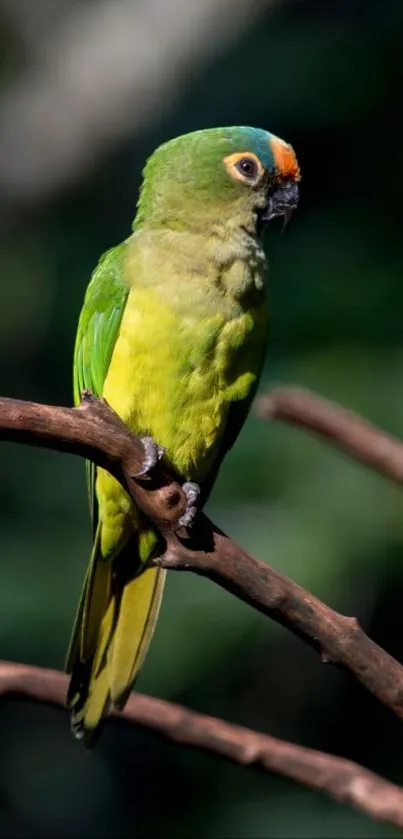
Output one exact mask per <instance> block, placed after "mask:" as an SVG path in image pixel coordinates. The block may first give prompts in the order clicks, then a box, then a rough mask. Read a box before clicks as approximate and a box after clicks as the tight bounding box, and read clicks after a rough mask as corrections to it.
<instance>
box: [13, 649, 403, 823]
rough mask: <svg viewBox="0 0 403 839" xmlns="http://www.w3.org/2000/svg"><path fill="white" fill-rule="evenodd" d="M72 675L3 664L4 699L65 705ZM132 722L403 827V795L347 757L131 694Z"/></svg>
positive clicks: (126, 714) (125, 714)
mask: <svg viewBox="0 0 403 839" xmlns="http://www.w3.org/2000/svg"><path fill="white" fill-rule="evenodd" d="M66 688H67V676H65V675H64V674H62V673H59V672H57V671H56V670H44V669H41V668H39V667H38V668H37V667H28V666H27V665H24V664H15V663H13V662H7V661H3V662H0V696H5V695H6V694H12V693H14V694H19V695H24V696H28V697H30V698H31V699H35V700H37V701H39V702H46V703H50V704H52V705H56V706H63V705H64V699H65V693H66ZM115 713H116V716H118V717H120V718H121V719H123V720H125V721H126V722H130V723H134V724H135V725H140V726H142V727H144V728H148V729H151V730H153V731H156V732H158V733H159V734H160V735H162V736H163V737H166V738H167V739H169V740H173V741H175V742H176V743H180V744H181V745H185V746H191V747H193V748H198V749H203V750H204V751H207V752H210V753H212V754H215V755H220V756H221V757H224V758H226V759H227V760H230V761H232V762H233V763H238V764H241V765H242V766H248V767H250V768H252V769H258V770H260V771H264V772H272V773H275V774H276V775H282V776H283V777H285V778H291V779H292V780H293V781H297V782H299V783H302V784H304V785H305V786H307V787H309V788H311V789H314V790H318V791H320V792H324V793H326V794H327V795H329V796H330V797H331V798H333V799H335V800H336V801H340V802H341V803H343V804H350V805H351V806H353V807H355V808H356V809H357V810H360V811H361V812H362V813H365V814H366V815H367V816H370V817H371V818H373V819H377V820H378V821H385V822H388V823H389V824H392V825H394V826H395V827H398V828H403V790H402V789H401V788H400V787H398V786H396V785H395V784H392V783H389V782H388V781H385V780H384V779H383V778H380V777H379V776H377V775H375V774H374V773H373V772H370V771H369V770H368V769H364V767H362V766H359V765H358V764H357V763H353V762H352V761H350V760H345V759H344V758H340V757H335V756H333V755H329V754H324V753H323V752H319V751H315V750H313V749H307V748H304V747H302V746H297V745H295V744H294V743H288V742H285V741H283V740H278V739H277V738H275V737H271V736H270V735H268V734H260V733H258V732H257V731H251V730H250V729H247V728H243V727H241V726H238V725H232V724H230V723H228V722H225V721H224V720H219V719H217V718H216V717H209V716H205V715H203V714H198V713H196V712H195V711H190V710H189V709H187V708H184V707H182V706H181V705H176V704H174V703H170V702H166V701H164V700H163V699H156V698H154V697H152V696H145V695H144V694H141V693H133V694H131V696H130V698H129V700H128V702H127V705H126V707H125V710H124V711H117V712H115Z"/></svg>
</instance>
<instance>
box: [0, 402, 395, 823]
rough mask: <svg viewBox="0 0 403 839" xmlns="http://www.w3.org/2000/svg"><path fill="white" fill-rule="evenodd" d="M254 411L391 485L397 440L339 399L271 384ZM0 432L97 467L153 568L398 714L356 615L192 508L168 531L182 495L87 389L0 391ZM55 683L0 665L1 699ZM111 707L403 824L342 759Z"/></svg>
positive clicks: (48, 698)
mask: <svg viewBox="0 0 403 839" xmlns="http://www.w3.org/2000/svg"><path fill="white" fill-rule="evenodd" d="M260 411H261V414H262V415H264V416H266V417H268V416H270V417H276V418H278V419H282V420H284V421H286V422H290V423H292V424H294V425H298V426H300V427H304V428H307V429H309V430H313V431H316V432H318V433H319V434H321V435H322V436H324V437H326V439H328V440H330V441H331V442H332V443H336V444H337V445H338V446H339V447H341V448H343V449H344V450H346V451H348V452H349V454H350V455H352V456H354V457H355V458H356V459H357V460H360V461H361V462H363V463H366V464H367V465H369V466H371V467H372V468H375V469H377V471H379V472H381V474H384V475H386V476H387V477H390V478H392V479H394V480H397V481H398V482H401V481H402V476H403V446H402V444H400V443H399V441H398V440H394V439H393V438H391V437H388V436H387V435H385V434H383V432H382V431H380V430H379V429H376V428H375V427H374V426H371V425H369V423H366V422H365V421H364V420H362V419H361V418H360V417H357V416H355V415H354V414H350V413H348V412H346V411H344V410H343V409H342V408H339V407H338V406H332V405H331V404H330V403H327V402H325V401H324V400H322V399H319V398H318V397H316V396H315V395H313V394H309V393H308V392H303V391H298V390H294V389H278V390H276V391H274V392H273V393H272V394H271V395H269V396H268V397H265V398H264V399H263V400H261V402H260ZM0 439H7V440H12V441H14V442H20V443H29V444H32V445H36V446H46V447H48V448H52V449H56V450H59V451H64V452H71V453H74V454H78V455H80V456H81V457H85V458H90V459H91V460H93V461H94V462H95V463H97V464H98V465H100V466H102V467H104V468H106V469H107V470H108V471H109V472H110V473H111V474H112V475H114V476H115V477H116V478H117V480H119V481H120V482H121V483H122V485H123V486H124V487H125V489H126V490H127V491H128V492H129V493H130V494H131V495H132V497H133V498H134V500H135V501H136V503H137V504H138V505H139V506H140V507H141V509H142V510H143V511H144V512H145V513H146V514H147V515H148V516H150V517H151V518H152V519H153V521H154V522H155V523H156V525H157V526H158V527H159V528H160V530H161V532H162V534H163V535H164V537H165V540H166V551H165V554H164V555H163V556H161V557H159V558H158V559H156V560H155V561H154V562H155V564H156V565H160V566H162V567H165V568H170V569H174V570H185V571H193V572H194V573H197V574H200V575H202V576H205V577H208V578H209V579H211V580H212V581H213V582H216V583H217V584H218V585H221V586H223V587H224V588H226V589H227V590H228V591H230V592H232V593H233V594H234V595H235V596H237V597H239V598H240V599H242V600H244V601H245V602H246V603H248V604H249V605H250V606H252V607H253V608H255V609H257V610H259V611H260V612H262V613H263V614H266V615H267V616H269V617H271V618H272V619H274V620H276V621H277V622H278V623H280V624H282V625H283V626H285V627H287V628H288V629H290V630H291V631H292V632H294V633H295V634H296V635H298V636H299V637H300V638H302V639H303V640H304V641H305V642H306V643H308V644H309V645H310V646H312V647H313V648H314V649H316V650H318V651H319V652H320V654H321V656H322V660H323V661H331V662H333V663H334V664H337V665H338V666H340V667H343V668H344V669H347V670H349V671H350V673H352V674H353V675H354V676H355V677H356V678H357V679H358V680H359V681H360V682H361V683H362V684H363V685H364V686H365V687H366V688H367V689H368V690H370V691H371V692H372V693H373V694H374V695H375V696H377V697H378V699H379V700H380V701H381V702H383V703H384V704H385V705H386V706H388V707H389V708H390V709H391V710H392V711H394V712H395V714H397V716H398V717H399V718H400V719H403V667H402V666H401V665H400V664H399V663H398V662H397V661H395V660H394V659H393V658H391V656H389V655H388V653H386V652H385V651H384V650H382V649H381V648H380V647H378V646H377V645H376V644H375V643H374V642H373V641H371V639H370V638H368V636H367V635H365V633H364V632H363V630H362V629H361V628H360V627H359V625H358V623H357V621H356V619H355V618H349V617H346V616H344V615H340V614H338V613H337V612H335V611H333V610H332V609H330V608H329V607H328V606H326V605H325V604H324V603H321V601H319V600H318V599H317V598H316V597H314V596H313V595H312V594H310V593H309V592H307V591H305V590H304V589H302V588H301V587H300V586H298V585H297V584H296V583H294V582H293V581H292V580H290V579H288V578H287V577H285V576H284V575H282V574H280V573H279V572H278V571H275V570H274V569H273V568H270V566H268V565H266V564H265V563H262V562H259V561H258V560H256V559H254V558H253V557H252V556H250V555H249V554H248V553H247V552H246V551H244V550H243V549H242V548H241V547H240V546H239V545H237V544H236V543H235V542H233V541H232V540H231V539H230V538H229V537H228V536H226V535H225V534H224V533H222V531H220V530H219V529H218V528H217V527H215V525H213V524H212V523H211V522H210V521H209V520H208V519H207V518H206V517H205V516H204V515H202V514H200V515H199V516H198V517H197V519H196V522H195V524H194V526H193V528H192V531H191V533H190V534H188V538H186V539H183V538H180V537H179V535H178V533H177V532H176V527H177V521H178V517H179V516H180V515H181V514H182V512H183V510H184V507H185V498H184V494H183V491H182V490H181V487H180V485H179V483H178V480H177V478H178V476H177V475H176V474H175V472H174V471H173V470H171V469H170V467H169V464H168V468H167V469H165V468H164V467H162V466H161V464H159V465H158V466H157V467H156V468H155V469H154V470H153V472H152V475H150V476H147V478H139V477H136V476H138V475H139V473H140V472H141V469H142V465H143V458H144V450H143V446H142V443H141V441H140V440H139V439H138V438H137V437H136V436H135V435H133V434H131V433H130V432H129V430H128V429H127V428H126V426H125V425H124V424H123V423H122V422H121V420H120V419H119V418H118V416H117V415H116V414H115V413H114V412H113V411H112V410H111V409H110V408H109V407H108V406H107V404H106V403H105V402H103V401H102V400H97V399H94V397H92V396H91V394H88V393H87V394H85V396H84V399H83V402H82V404H81V406H80V407H78V408H61V407H55V406H49V405H38V404H35V403H29V402H20V401H17V400H12V399H0ZM66 686H67V677H65V676H64V675H62V674H61V673H57V672H55V671H49V670H41V669H37V668H30V667H26V666H25V665H16V664H11V663H7V662H3V664H1V663H0V695H1V694H5V693H10V692H17V693H23V694H25V695H27V696H30V697H33V698H36V699H37V700H39V701H44V702H50V703H53V704H57V705H62V704H64V701H65V690H66ZM117 715H118V716H121V717H123V718H124V719H127V720H130V721H131V722H135V723H137V724H140V725H143V726H146V727H148V728H152V729H154V730H156V731H158V732H160V733H161V734H163V735H164V736H166V737H169V738H171V739H173V740H176V741H177V742H180V743H183V744H187V745H192V746H195V747H198V748H203V749H206V750H208V751H211V752H214V753H216V754H220V755H222V756H224V757H226V758H228V759H230V760H232V761H234V762H237V763H241V764H244V765H248V766H252V767H254V768H259V769H263V770H265V771H271V772H276V773H278V774H281V775H284V776H286V777H289V778H292V779H294V780H296V781H300V782H301V783H304V784H305V785H306V786H309V787H311V788H312V789H317V790H322V791H324V792H326V793H328V794H329V795H330V796H332V797H333V798H335V799H337V800H338V801H342V802H345V803H350V804H352V805H354V806H356V807H357V808H358V809H360V810H361V811H362V812H365V813H367V815H370V816H372V817H373V818H375V819H379V820H383V821H388V822H390V823H391V824H393V825H395V826H396V827H400V828H403V790H401V789H400V788H398V787H397V786H395V785H393V784H390V783H388V782H387V781H384V780H382V779H381V778H378V777H377V776H376V775H373V774H372V773H371V772H369V771H367V770H366V769H363V768H362V767H360V766H358V765H356V764H354V763H352V762H350V761H347V760H344V759H341V758H337V757H333V756H331V755H325V754H322V753H320V752H315V751H312V750H310V749H305V748H302V747H299V746H296V745H292V744H290V743H285V742H282V741H279V740H276V739H275V738H272V737H269V736H267V735H263V734H258V733H257V732H253V731H248V730H247V729H244V728H240V727H237V726H232V725H230V724H228V723H226V722H224V721H221V720H217V719H214V718H211V717H205V716H202V715H199V714H195V713H194V712H192V711H189V710H186V709H185V708H181V707H180V706H176V705H170V704H169V703H166V702H164V701H163V700H159V699H154V698H151V697H145V696H142V695H141V694H137V693H136V694H134V695H132V696H131V697H130V700H129V702H128V705H127V706H126V708H125V710H124V712H121V713H119V712H118V714H117Z"/></svg>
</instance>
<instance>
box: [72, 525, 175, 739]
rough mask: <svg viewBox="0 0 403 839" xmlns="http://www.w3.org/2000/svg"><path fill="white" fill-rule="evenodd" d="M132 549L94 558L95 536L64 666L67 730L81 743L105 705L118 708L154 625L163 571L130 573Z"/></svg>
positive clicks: (133, 546)
mask: <svg viewBox="0 0 403 839" xmlns="http://www.w3.org/2000/svg"><path fill="white" fill-rule="evenodd" d="M137 549H138V547H137V539H135V538H133V539H130V541H129V542H128V544H127V545H126V546H125V548H124V550H123V551H122V553H121V554H120V555H119V556H117V557H116V558H115V559H114V560H113V563H112V562H111V561H110V560H105V559H103V558H102V557H101V556H100V551H99V534H98V533H97V534H96V537H95V541H94V549H93V552H92V555H91V561H90V565H89V569H88V572H87V576H86V579H85V582H84V588H83V593H82V596H81V601H80V605H79V608H78V612H77V617H76V622H75V626H74V630H73V634H72V638H71V642H70V648H69V652H68V656H67V662H66V671H67V673H70V674H71V679H70V685H69V690H68V695H67V705H68V706H69V707H70V708H71V709H72V729H73V731H74V733H75V735H76V736H77V737H84V741H85V743H86V745H90V743H91V742H92V741H93V739H94V735H95V733H96V730H97V729H98V730H99V726H100V723H101V721H102V719H103V718H104V717H105V716H106V715H107V714H108V712H109V710H110V707H111V704H114V705H115V706H116V707H118V708H123V707H124V705H125V703H126V701H127V698H128V696H129V694H130V690H131V687H132V684H133V682H134V680H135V678H136V676H137V674H138V673H139V671H140V668H141V667H142V664H143V662H144V659H145V656H146V653H147V650H148V647H149V644H150V641H151V638H152V635H153V632H154V629H155V625H156V622H157V618H158V613H159V609H160V605H161V600H162V595H163V590H164V583H165V576H166V572H165V571H164V570H163V569H158V568H148V569H146V570H145V571H144V572H142V573H141V574H138V575H135V574H134V573H133V571H132V570H131V569H133V568H135V567H136V552H137Z"/></svg>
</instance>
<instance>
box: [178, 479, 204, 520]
mask: <svg viewBox="0 0 403 839" xmlns="http://www.w3.org/2000/svg"><path fill="white" fill-rule="evenodd" d="M182 489H183V492H184V493H185V495H186V500H187V503H186V510H185V512H184V514H183V516H181V517H180V519H179V521H178V526H179V527H189V526H190V525H191V524H193V521H194V518H195V515H196V513H197V500H198V498H199V495H200V487H199V484H195V483H194V482H193V481H187V482H186V483H185V484H182Z"/></svg>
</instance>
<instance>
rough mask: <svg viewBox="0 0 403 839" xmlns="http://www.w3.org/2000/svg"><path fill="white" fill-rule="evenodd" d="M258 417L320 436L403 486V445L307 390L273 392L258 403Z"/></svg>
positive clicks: (357, 416) (366, 422) (275, 390)
mask: <svg viewBox="0 0 403 839" xmlns="http://www.w3.org/2000/svg"><path fill="white" fill-rule="evenodd" d="M257 411H258V414H259V416H261V417H262V418H265V419H276V420H281V422H285V423H287V424H289V425H293V426H295V427H297V428H303V429H305V430H307V431H311V432H314V433H315V434H319V436H320V437H323V438H324V439H325V440H326V441H327V442H329V443H332V444H333V445H334V446H337V447H338V448H340V449H342V450H343V451H344V452H346V453H347V454H349V455H350V456H351V457H353V458H354V460H358V461H360V463H363V464H365V466H369V467H370V468H371V469H374V470H375V471H376V472H379V474H380V475H383V476H384V477H385V478H389V479H390V480H392V481H396V483H398V484H401V483H403V445H402V443H401V442H400V440H398V439H397V438H396V437H392V436H391V435H389V434H386V433H385V432H384V431H381V430H380V429H379V428H377V427H376V426H375V425H372V424H371V423H369V422H368V421H367V420H364V419H363V418H362V417H360V416H359V415H358V414H355V413H353V412H352V411H347V410H346V409H345V408H342V407H341V406H340V405H335V404H334V403H333V402H329V401H328V400H326V399H323V398H322V397H320V396H317V395H316V394H315V393H312V392H311V391H309V390H303V389H302V388H296V387H279V388H274V389H273V390H272V391H271V392H270V393H268V394H266V395H265V396H262V397H261V398H260V399H259V400H258V402H257Z"/></svg>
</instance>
